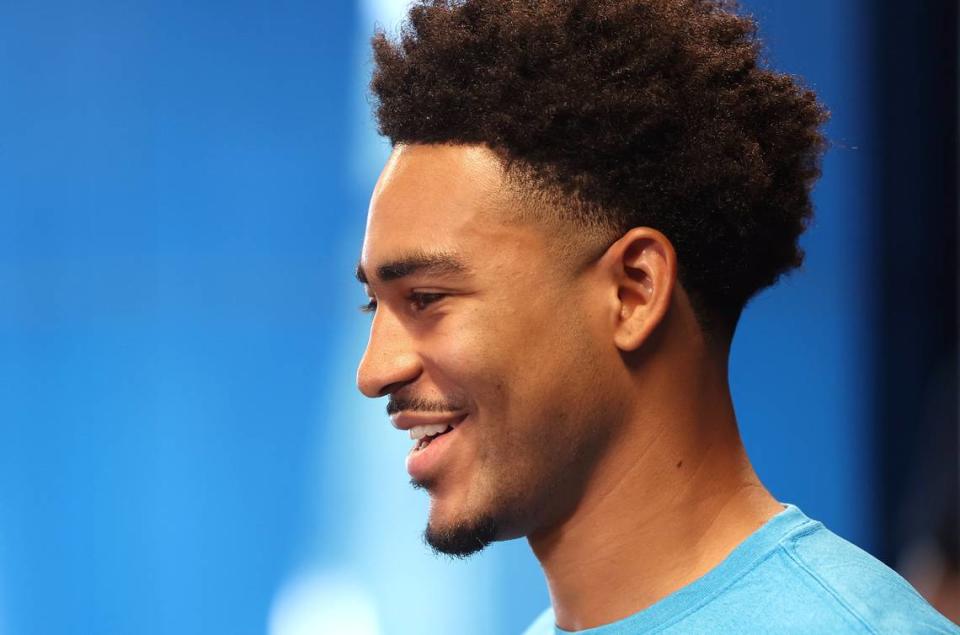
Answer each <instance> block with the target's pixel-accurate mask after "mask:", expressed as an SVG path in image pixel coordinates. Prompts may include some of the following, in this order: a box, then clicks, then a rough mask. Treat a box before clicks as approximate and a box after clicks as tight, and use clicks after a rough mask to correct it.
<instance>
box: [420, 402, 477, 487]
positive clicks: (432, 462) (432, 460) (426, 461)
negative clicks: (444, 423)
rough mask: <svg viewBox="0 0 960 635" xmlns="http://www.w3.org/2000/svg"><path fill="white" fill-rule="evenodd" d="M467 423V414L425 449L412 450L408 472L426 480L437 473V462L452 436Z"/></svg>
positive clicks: (444, 452) (441, 457) (421, 479)
mask: <svg viewBox="0 0 960 635" xmlns="http://www.w3.org/2000/svg"><path fill="white" fill-rule="evenodd" d="M464 423H466V415H465V416H464V418H463V419H460V421H458V422H457V424H456V426H457V427H455V428H454V429H453V430H451V431H450V432H447V433H445V434H441V435H440V436H438V437H435V438H434V439H433V441H431V442H430V445H428V446H427V447H426V448H424V449H423V450H410V454H408V455H407V473H409V474H410V477H411V478H413V480H415V481H425V480H426V479H428V478H429V477H430V476H432V475H433V474H435V473H436V471H437V469H438V468H437V464H438V463H439V462H440V461H441V460H443V456H444V454H446V451H447V448H448V447H449V445H450V443H451V441H452V438H453V437H454V436H456V435H457V433H458V432H459V429H460V426H462V425H463V424H464Z"/></svg>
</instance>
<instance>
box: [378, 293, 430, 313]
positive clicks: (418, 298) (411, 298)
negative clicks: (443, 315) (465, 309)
mask: <svg viewBox="0 0 960 635" xmlns="http://www.w3.org/2000/svg"><path fill="white" fill-rule="evenodd" d="M446 295H447V294H445V293H411V294H410V295H408V296H407V302H409V303H410V304H411V305H413V307H414V311H416V312H420V311H425V310H426V309H427V307H428V306H430V305H431V304H433V303H434V302H439V301H440V300H442V299H443V298H445V297H446ZM360 310H361V311H363V312H364V313H374V312H376V310H377V301H376V300H375V299H374V298H370V301H369V302H367V303H366V304H361V305H360Z"/></svg>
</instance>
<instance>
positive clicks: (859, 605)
mask: <svg viewBox="0 0 960 635" xmlns="http://www.w3.org/2000/svg"><path fill="white" fill-rule="evenodd" d="M781 548H782V552H783V554H785V558H784V559H783V561H782V566H783V568H784V573H787V574H789V575H790V576H791V577H792V578H794V579H795V580H796V581H797V582H799V583H801V584H803V585H804V587H805V590H807V591H808V592H809V593H810V594H811V595H814V596H818V599H819V602H822V603H824V604H826V605H832V607H833V609H834V611H835V612H837V613H841V614H846V617H847V618H848V620H849V621H850V622H851V623H852V624H856V625H857V626H858V629H857V630H862V632H866V633H957V634H960V629H958V628H957V626H956V625H954V624H953V623H952V622H950V621H949V620H947V619H946V618H945V617H943V616H942V615H940V613H938V612H937V611H936V610H935V609H934V608H933V607H931V606H930V605H929V604H928V603H927V602H926V600H924V599H923V598H922V597H921V596H920V595H919V594H918V593H917V592H916V590H915V589H914V588H913V587H912V586H911V585H910V583H908V582H907V581H906V580H904V579H903V578H902V577H901V576H900V575H899V574H898V573H897V572H895V571H894V570H893V569H891V568H890V567H888V566H886V565H885V564H883V563H882V562H880V561H879V560H877V559H876V558H874V557H873V556H871V555H870V554H869V553H867V552H866V551H864V550H863V549H861V548H859V547H857V546H856V545H854V544H853V543H851V542H848V541H846V540H844V539H843V538H841V537H839V536H837V535H836V534H834V533H833V532H831V531H830V530H828V529H827V528H826V527H824V526H823V524H822V523H819V522H814V523H811V524H809V525H807V526H806V527H805V528H804V529H803V530H802V531H799V532H797V533H795V534H794V535H791V536H789V537H788V538H787V539H786V540H784V541H783V542H782V543H781Z"/></svg>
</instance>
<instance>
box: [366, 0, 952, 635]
mask: <svg viewBox="0 0 960 635" xmlns="http://www.w3.org/2000/svg"><path fill="white" fill-rule="evenodd" d="M758 50H759V43H758V42H757V40H756V36H755V25H754V23H753V22H752V21H751V20H750V19H748V18H746V17H742V16H739V15H737V14H735V13H734V12H733V11H732V10H731V9H730V8H729V7H727V6H726V5H725V4H723V3H721V2H718V1H708V0H703V1H695V0H580V1H575V0H465V1H463V2H452V1H448V0H433V1H428V2H423V3H421V4H417V5H415V6H414V7H413V8H412V9H411V10H410V14H409V25H408V26H407V28H406V29H405V31H404V32H403V34H402V37H401V40H400V42H398V43H394V42H391V41H390V40H389V39H388V38H386V37H385V36H384V35H383V34H382V33H381V34H378V35H377V36H376V37H375V38H374V53H375V61H376V72H375V75H374V79H373V83H372V88H373V91H374V94H375V96H376V98H377V100H378V111H377V115H378V119H379V123H380V128H381V132H382V133H383V134H384V135H386V136H388V137H389V138H390V139H391V141H392V143H393V145H394V152H393V154H392V155H391V157H390V159H389V161H388V162H387V165H386V167H385V168H384V170H383V173H382V174H381V176H380V179H379V181H378V183H377V186H376V189H375V191H374V193H373V197H372V200H371V204H370V211H369V216H368V222H367V230H366V235H365V237H364V244H363V249H362V255H361V259H360V266H359V267H358V271H357V275H358V278H359V279H360V281H361V282H362V283H363V284H364V285H365V286H366V289H367V291H368V293H369V295H370V303H369V305H368V306H367V307H365V308H366V309H367V310H369V311H370V312H371V313H372V324H371V331H370V341H369V344H368V348H367V351H366V353H365V355H364V357H363V360H362V361H361V363H360V368H359V371H358V384H359V388H360V390H361V391H362V392H363V393H364V394H365V395H367V396H369V397H383V396H389V402H388V406H387V410H388V413H389V414H390V415H391V418H392V420H393V424H394V426H396V427H397V428H399V429H401V430H404V431H408V432H409V434H410V436H411V438H413V439H414V447H413V448H412V450H411V451H410V454H409V456H408V457H407V470H408V471H409V473H410V476H411V478H412V482H413V484H414V485H415V486H417V487H421V488H423V489H425V490H426V491H427V492H428V493H429V495H430V500H431V507H430V517H429V521H428V524H427V529H426V531H425V538H426V540H427V542H428V543H429V544H430V545H431V546H432V547H433V548H434V549H435V550H436V551H438V552H442V553H447V554H452V555H456V556H466V555H469V554H471V553H474V552H476V551H479V550H480V549H482V548H483V547H484V546H486V545H488V544H489V543H491V542H492V541H495V540H508V539H512V538H518V537H521V536H524V537H526V538H527V539H528V541H529V543H530V545H531V547H532V549H533V551H534V553H535V554H536V556H537V558H538V559H539V561H540V563H541V565H542V567H543V570H544V573H545V576H546V580H547V583H548V586H549V590H550V597H551V604H552V607H551V608H550V609H549V610H547V611H546V612H545V613H544V614H543V615H542V616H541V617H540V618H539V619H538V620H537V621H536V622H535V623H534V624H533V625H532V626H531V627H530V630H529V631H528V632H529V633H531V634H537V633H552V632H558V633H559V632H569V631H580V630H583V629H596V630H590V631H589V632H590V633H597V634H614V633H642V632H651V631H657V632H660V631H667V632H671V633H706V632H725V633H726V632H729V633H751V632H777V633H784V632H797V633H836V632H870V633H874V632H898V633H899V632H938V633H948V632H958V631H957V630H956V629H955V628H954V627H953V626H952V625H951V624H950V623H949V622H948V621H947V620H946V619H945V618H943V617H942V616H940V615H939V614H938V613H936V612H935V611H934V610H933V609H932V608H930V606H929V605H927V604H926V603H925V602H924V601H923V600H922V599H921V598H920V597H919V596H918V595H917V594H916V593H915V592H914V591H913V590H912V589H911V588H910V587H909V585H908V584H907V583H906V582H905V581H903V580H902V579H901V578H900V577H899V576H897V574H895V573H894V572H893V571H891V570H889V569H888V568H886V567H885V566H884V565H882V564H881V563H880V562H878V561H876V560H874V559H873V558H871V557H870V556H869V555H867V554H866V553H864V552H863V551H861V550H859V549H858V548H856V547H855V546H853V545H851V544H850V543H847V542H845V541H843V540H842V539H840V538H838V537H837V536H835V535H834V534H832V533H831V532H829V531H828V530H827V529H825V528H824V527H823V525H822V524H820V523H818V522H815V521H813V520H811V519H809V518H807V517H806V516H805V515H804V514H803V513H802V512H801V511H800V510H799V509H798V508H796V507H794V506H792V505H786V506H785V505H783V504H781V503H779V502H778V501H777V500H776V499H774V497H773V496H771V494H770V493H769V492H768V491H767V490H766V489H765V488H764V486H763V484H762V483H761V482H760V480H759V478H758V477H757V475H756V474H755V473H754V471H753V469H752V467H751V465H750V462H749V460H748V458H747V456H746V453H745V451H744V448H743V445H742V443H741V441H740V438H739V435H738V432H737V423H736V417H735V414H734V409H733V405H732V402H731V398H730V391H729V387H728V383H727V358H728V353H729V348H730V342H731V339H732V337H733V332H734V328H735V326H736V323H737V319H738V317H739V315H740V312H741V310H742V309H743V306H744V305H745V303H746V302H747V300H748V299H749V298H750V297H751V296H752V295H754V294H755V293H756V292H757V291H759V290H760V289H762V288H764V287H766V286H769V285H770V284H772V283H774V282H775V281H776V280H777V278H778V277H779V276H780V275H781V274H783V273H785V272H786V271H788V270H790V269H791V268H793V267H796V266H797V265H799V264H800V262H801V259H802V253H801V252H800V250H799V249H798V247H797V238H798V236H799V234H800V233H801V232H802V231H803V228H804V226H805V224H806V223H807V220H808V218H809V217H810V214H811V204H810V188H811V186H812V184H813V181H814V180H815V179H816V177H817V176H818V174H819V169H818V165H819V160H820V156H821V154H822V151H823V149H824V145H825V142H824V140H823V136H822V134H821V132H820V126H821V125H822V124H823V123H824V121H825V120H826V117H827V114H826V112H825V110H824V109H823V108H822V107H821V106H820V104H818V103H817V100H816V98H815V96H814V95H813V94H812V93H811V92H810V91H808V90H805V89H803V88H802V87H801V86H799V85H798V84H797V82H796V81H795V80H794V79H792V78H790V77H788V76H785V75H781V74H778V73H776V72H773V71H771V70H769V69H765V68H763V67H761V66H759V65H758V63H757V56H758Z"/></svg>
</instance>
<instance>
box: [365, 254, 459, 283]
mask: <svg viewBox="0 0 960 635" xmlns="http://www.w3.org/2000/svg"><path fill="white" fill-rule="evenodd" d="M466 272H467V266H466V265H465V264H464V263H463V262H462V261H461V260H460V259H459V258H457V257H456V256H455V255H453V254H452V253H448V252H425V251H417V252H414V253H411V254H408V255H405V256H402V257H400V258H397V259H396V260H391V261H390V262H386V263H384V264H382V265H380V266H379V267H377V279H378V280H379V281H381V282H392V281H394V280H399V279H401V278H405V277H407V276H411V275H413V274H415V273H421V274H422V273H426V274H434V275H443V274H447V275H449V274H458V273H460V274H462V273H466ZM356 275H357V280H358V281H359V282H360V284H369V279H368V278H367V274H366V272H365V271H364V270H363V267H362V266H361V265H359V264H358V265H357V273H356Z"/></svg>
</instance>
